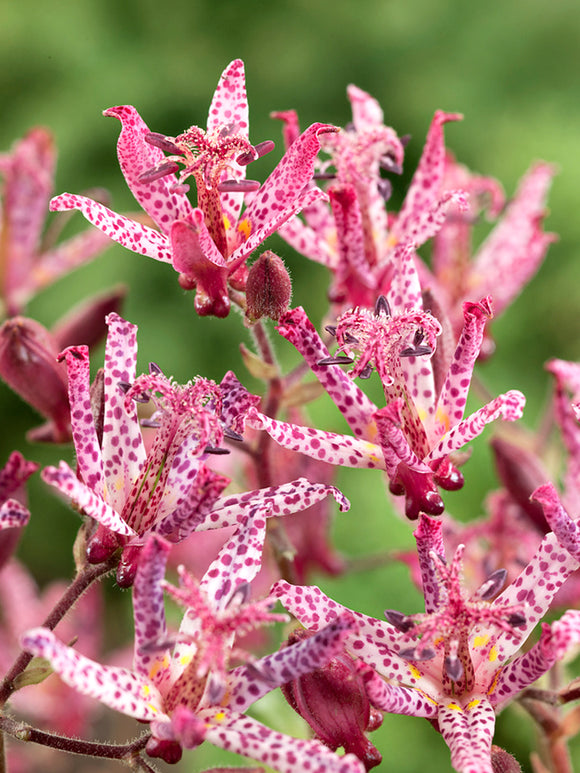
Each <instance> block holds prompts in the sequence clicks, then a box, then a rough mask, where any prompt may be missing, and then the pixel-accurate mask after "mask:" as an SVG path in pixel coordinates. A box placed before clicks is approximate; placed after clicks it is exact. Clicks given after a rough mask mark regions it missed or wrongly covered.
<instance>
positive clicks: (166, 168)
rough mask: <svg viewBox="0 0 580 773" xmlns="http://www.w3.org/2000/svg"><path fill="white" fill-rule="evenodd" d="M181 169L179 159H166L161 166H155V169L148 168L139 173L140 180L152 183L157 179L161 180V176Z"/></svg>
mask: <svg viewBox="0 0 580 773" xmlns="http://www.w3.org/2000/svg"><path fill="white" fill-rule="evenodd" d="M178 169H179V164H178V163H177V161H165V162H164V163H162V164H159V166H154V167H153V169H148V170H147V171H146V172H143V174H140V175H139V182H141V183H152V182H154V181H155V180H159V179H160V178H161V177H167V175H168V174H173V173H174V172H177V171H178Z"/></svg>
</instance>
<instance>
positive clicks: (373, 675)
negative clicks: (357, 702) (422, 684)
mask: <svg viewBox="0 0 580 773" xmlns="http://www.w3.org/2000/svg"><path fill="white" fill-rule="evenodd" d="M360 672H361V676H362V678H363V679H364V681H365V690H366V693H367V695H368V697H369V700H370V702H371V703H372V704H373V706H375V707H376V708H377V709H380V710H381V711H386V712H388V713H389V714H402V715H404V716H408V717H429V718H434V717H436V716H437V703H436V702H435V701H433V700H432V699H431V698H429V697H428V696H427V695H426V694H425V693H423V692H421V691H420V690H413V689H411V688H409V687H400V686H398V685H393V684H389V683H388V682H385V680H384V679H381V677H380V676H379V675H378V674H377V672H376V671H374V670H373V669H372V668H370V667H369V666H366V665H364V666H363V665H362V664H361V667H360Z"/></svg>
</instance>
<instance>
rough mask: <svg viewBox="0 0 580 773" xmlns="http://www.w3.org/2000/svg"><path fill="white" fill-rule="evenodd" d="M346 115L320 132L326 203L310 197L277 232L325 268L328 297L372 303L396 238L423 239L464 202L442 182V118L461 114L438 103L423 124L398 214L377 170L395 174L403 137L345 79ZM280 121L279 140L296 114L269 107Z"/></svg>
mask: <svg viewBox="0 0 580 773" xmlns="http://www.w3.org/2000/svg"><path fill="white" fill-rule="evenodd" d="M347 94H348V98H349V100H350V103H351V106H352V115H353V121H352V124H350V125H349V126H348V127H346V128H345V129H344V130H343V131H341V132H340V133H338V134H335V135H330V134H328V135H325V136H324V137H323V138H322V149H323V150H324V151H326V152H327V153H329V154H330V162H326V163H323V164H322V165H321V167H320V169H321V175H320V176H321V177H330V178H331V183H330V185H329V187H328V189H327V192H328V195H329V198H330V207H329V206H328V205H326V204H325V203H324V202H316V203H315V204H314V205H313V206H311V207H309V208H304V209H303V219H302V218H298V217H295V218H292V220H290V221H289V222H288V223H287V224H285V225H283V226H282V228H281V229H280V233H281V235H282V236H283V237H284V238H285V239H286V240H287V241H288V242H289V243H290V244H291V245H292V246H293V247H294V248H295V249H296V250H298V252H300V253H301V254H303V255H305V256H306V257H308V258H310V259H312V260H315V261H316V262H319V263H322V264H323V265H325V266H327V267H328V268H329V269H330V270H331V271H332V273H333V276H334V281H333V285H332V288H331V291H330V297H331V300H333V301H335V302H337V303H340V304H341V305H342V304H344V305H346V306H365V307H366V308H372V306H373V305H374V302H375V299H376V297H377V296H378V295H380V294H381V293H387V291H388V289H389V286H390V282H391V279H392V275H393V269H394V264H393V259H394V257H395V248H396V247H397V245H398V244H405V243H412V244H413V245H414V247H415V248H417V247H419V246H420V245H422V244H424V243H425V242H426V241H427V240H428V239H430V238H431V237H432V236H434V234H435V233H436V232H437V231H438V230H439V228H440V227H441V225H442V223H443V221H444V219H445V217H446V214H447V211H448V209H449V207H450V206H451V205H452V204H454V205H456V206H458V207H460V208H464V207H465V206H466V201H465V197H464V195H463V194H462V193H461V192H460V191H458V190H449V189H447V188H445V187H444V186H443V179H444V156H445V146H444V138H443V125H444V124H445V123H446V122H448V121H456V120H459V119H460V118H461V116H460V115H459V114H457V113H444V112H443V111H441V110H438V111H437V112H436V113H435V115H434V117H433V121H432V123H431V127H430V129H429V132H428V135H427V140H426V142H425V147H424V149H423V154H422V156H421V159H420V161H419V165H418V167H417V169H416V171H415V174H414V176H413V179H412V181H411V184H410V186H409V190H408V192H407V195H406V197H405V200H404V203H403V205H402V207H401V210H400V211H399V213H398V214H394V213H393V214H388V213H387V210H386V207H385V202H386V200H387V199H388V198H389V196H390V190H391V185H390V181H389V180H388V179H387V178H385V177H382V176H381V169H383V170H386V171H387V172H388V173H393V172H394V173H400V172H401V171H402V163H403V154H404V148H403V142H402V141H401V140H400V139H399V138H398V137H397V134H396V133H395V131H394V130H393V129H391V128H390V127H387V126H385V125H384V123H383V111H382V109H381V107H380V105H379V104H378V102H377V101H376V100H375V99H374V98H373V97H372V96H371V95H370V94H367V93H366V92H364V91H362V90H361V89H359V88H357V87H356V86H352V85H351V86H349V87H348V90H347ZM275 116H276V117H279V118H281V119H283V120H284V121H285V125H286V136H287V141H289V140H292V139H293V138H294V136H296V135H297V118H296V115H295V114H294V113H293V112H291V111H289V112H286V113H277V114H275Z"/></svg>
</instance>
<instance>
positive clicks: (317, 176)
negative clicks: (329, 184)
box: [312, 172, 336, 180]
mask: <svg viewBox="0 0 580 773" xmlns="http://www.w3.org/2000/svg"><path fill="white" fill-rule="evenodd" d="M312 179H313V180H336V173H335V172H314V174H313V175H312Z"/></svg>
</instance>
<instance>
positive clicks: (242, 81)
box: [207, 59, 249, 222]
mask: <svg viewBox="0 0 580 773" xmlns="http://www.w3.org/2000/svg"><path fill="white" fill-rule="evenodd" d="M232 123H233V124H235V125H236V134H241V135H242V136H243V137H244V138H245V139H246V140H248V139H249V118H248V97H247V95H246V78H245V73H244V63H243V62H242V60H241V59H235V60H234V61H233V62H230V64H229V65H228V66H227V67H226V69H225V70H224V71H223V73H222V75H221V77H220V80H219V83H218V85H217V88H216V90H215V94H214V96H213V99H212V103H211V106H210V109H209V115H208V119H207V129H208V131H212V130H214V129H215V130H219V129H220V128H222V127H224V126H227V125H228V124H232ZM228 177H229V178H230V179H234V180H243V179H245V177H246V167H245V166H237V165H236V166H233V167H232V168H230V170H229V171H228ZM220 200H221V203H222V207H223V209H224V211H225V212H227V213H228V217H229V218H230V219H231V222H235V221H236V220H237V219H238V216H239V214H240V210H241V208H242V204H243V201H244V194H243V193H222V194H220Z"/></svg>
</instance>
